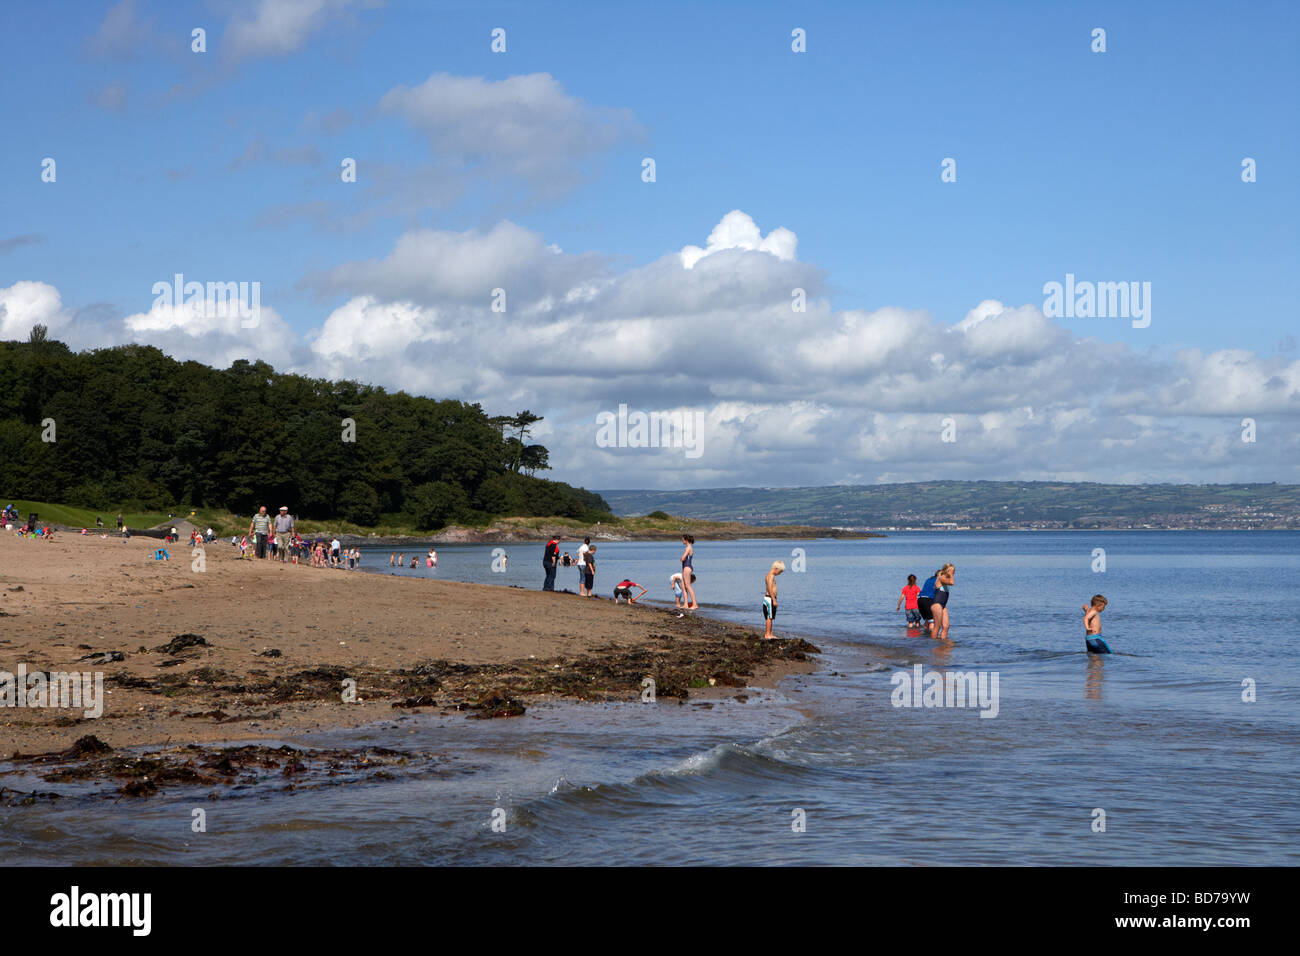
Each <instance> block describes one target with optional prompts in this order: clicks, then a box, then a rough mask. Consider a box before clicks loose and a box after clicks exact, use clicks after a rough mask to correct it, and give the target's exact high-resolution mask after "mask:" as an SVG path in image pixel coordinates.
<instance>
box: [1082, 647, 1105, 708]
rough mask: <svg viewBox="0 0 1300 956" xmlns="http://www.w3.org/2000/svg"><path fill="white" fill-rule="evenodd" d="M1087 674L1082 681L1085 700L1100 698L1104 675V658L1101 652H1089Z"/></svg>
mask: <svg viewBox="0 0 1300 956" xmlns="http://www.w3.org/2000/svg"><path fill="white" fill-rule="evenodd" d="M1087 661H1088V676H1087V677H1086V678H1084V681H1083V696H1084V697H1085V698H1086V699H1087V700H1101V682H1102V678H1104V677H1105V676H1106V658H1105V656H1104V655H1102V654H1089V655H1088V657H1087Z"/></svg>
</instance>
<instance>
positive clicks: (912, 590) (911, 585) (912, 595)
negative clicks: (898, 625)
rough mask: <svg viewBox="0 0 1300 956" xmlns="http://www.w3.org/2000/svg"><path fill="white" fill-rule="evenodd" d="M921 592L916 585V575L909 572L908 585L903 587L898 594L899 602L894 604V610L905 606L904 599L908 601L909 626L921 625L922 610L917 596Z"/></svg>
mask: <svg viewBox="0 0 1300 956" xmlns="http://www.w3.org/2000/svg"><path fill="white" fill-rule="evenodd" d="M920 593H921V589H920V588H919V587H917V585H916V575H915V574H909V575H908V576H907V586H906V587H904V588H903V590H902V593H901V594H899V596H898V603H897V604H895V605H894V610H895V611H897V610H898V609H899V608H900V607H902V606H903V602H904V601H906V602H907V608H906V610H907V626H908V627H920V626H921V612H920V611H919V610H917V607H916V596H917V595H918V594H920Z"/></svg>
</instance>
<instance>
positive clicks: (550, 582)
mask: <svg viewBox="0 0 1300 956" xmlns="http://www.w3.org/2000/svg"><path fill="white" fill-rule="evenodd" d="M429 555H430V561H432V560H433V557H432V556H433V552H432V551H430V552H429ZM559 560H560V542H559V541H557V540H556V539H555V538H552V539H551V540H550V541H547V542H546V550H545V551H543V552H542V570H543V571H545V572H546V580H545V581H543V582H542V590H543V591H554V590H555V566H556V564H558V563H559Z"/></svg>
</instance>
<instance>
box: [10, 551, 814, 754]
mask: <svg viewBox="0 0 1300 956" xmlns="http://www.w3.org/2000/svg"><path fill="white" fill-rule="evenodd" d="M159 544H160V542H158V541H157V540H153V539H147V538H132V539H130V540H127V541H123V540H121V539H119V538H117V537H115V536H110V537H108V538H101V537H99V536H98V535H78V534H63V535H60V536H59V537H58V538H56V539H55V540H54V541H50V542H46V541H43V540H29V539H21V538H18V537H16V536H14V535H13V534H3V535H0V615H2V616H0V671H8V672H10V673H15V672H16V671H17V669H18V667H19V665H24V666H25V668H26V671H27V672H28V673H29V674H30V673H32V672H35V671H51V670H53V671H77V672H83V673H84V672H86V671H98V672H102V673H103V675H104V698H103V713H102V716H99V717H86V716H83V713H82V711H81V710H79V709H74V708H69V709H64V708H56V707H44V708H29V707H0V728H3V753H4V755H5V756H8V755H10V754H14V753H23V754H33V753H46V752H52V751H56V750H63V749H65V748H68V747H69V746H71V745H72V744H73V743H74V742H75V741H77V740H79V739H80V738H82V737H84V736H86V735H94V736H95V737H96V738H98V739H99V740H101V741H103V742H104V743H105V744H108V745H109V746H111V747H114V748H121V747H130V746H145V745H163V744H172V745H175V744H183V743H215V742H220V741H232V740H254V739H259V738H285V737H292V736H293V735H294V734H297V733H302V732H306V731H312V730H320V729H325V728H333V727H346V726H356V725H360V724H364V723H367V722H371V721H376V720H381V719H385V718H390V717H391V716H392V715H393V714H394V713H397V712H408V711H397V710H395V709H394V707H395V705H397V706H398V707H415V708H427V709H432V710H435V711H439V712H454V711H458V710H463V711H465V712H466V715H467V716H485V717H487V716H508V715H512V714H517V713H518V712H519V711H520V709H521V708H525V707H527V706H529V705H530V704H531V703H534V702H536V701H537V700H539V699H544V698H548V697H556V696H558V697H566V698H570V699H582V700H601V699H614V698H617V699H631V698H633V697H636V696H638V695H640V693H641V687H642V680H643V678H645V677H646V676H649V677H652V678H653V679H654V681H655V685H656V688H655V689H656V694H657V697H658V698H660V699H668V700H670V701H671V700H672V699H673V698H676V699H678V700H681V699H684V698H685V697H686V696H698V695H701V694H703V695H718V694H723V693H726V694H733V695H734V694H742V693H743V689H744V687H746V686H748V685H759V686H770V685H771V684H773V683H774V682H775V681H776V680H779V678H780V677H781V676H783V675H784V674H786V673H789V672H790V671H791V670H794V669H808V668H810V667H812V666H813V665H812V664H811V663H810V659H809V656H808V655H809V654H810V653H812V652H814V651H815V649H814V648H813V647H812V646H811V645H809V644H807V643H806V642H803V641H800V640H797V639H796V640H782V641H770V642H764V641H762V640H761V631H760V630H759V629H756V628H753V627H745V626H741V625H735V624H728V623H723V622H718V621H712V620H709V619H705V618H697V617H686V618H678V617H676V615H675V614H672V613H670V612H666V611H663V610H660V609H657V608H651V607H641V606H636V607H628V606H626V605H623V606H616V605H614V604H613V602H612V601H609V600H582V599H579V598H577V597H576V596H574V595H571V594H566V593H563V592H551V593H547V592H542V591H540V590H537V591H533V590H527V589H522V588H505V587H493V586H489V585H477V584H463V583H454V582H442V581H437V580H427V579H421V580H413V579H409V578H407V579H403V578H399V577H389V576H387V575H374V574H359V573H348V572H346V571H339V570H328V569H319V568H310V567H307V566H297V567H295V566H293V565H291V564H286V565H282V564H280V562H279V561H274V562H272V561H254V560H240V559H239V558H238V557H237V554H236V553H235V551H234V550H233V549H232V548H231V547H230V545H229V544H228V543H225V542H221V541H217V542H214V543H213V544H211V545H209V546H208V547H207V549H206V552H205V569H204V570H202V571H196V570H194V569H193V568H192V564H193V561H194V559H193V558H192V557H191V553H190V550H189V548H188V547H186V546H185V545H184V544H183V543H182V544H179V545H172V546H170V547H169V553H170V555H171V559H170V560H168V561H157V560H154V558H153V554H154V550H155V549H156V548H157V547H158V546H159ZM538 579H539V583H540V579H541V569H540V566H539V568H538ZM345 681H355V682H356V692H355V696H356V698H357V699H356V701H355V702H345V701H344V699H343V698H344V695H345V690H344V688H345Z"/></svg>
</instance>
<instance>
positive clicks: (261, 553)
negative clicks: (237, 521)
mask: <svg viewBox="0 0 1300 956" xmlns="http://www.w3.org/2000/svg"><path fill="white" fill-rule="evenodd" d="M248 533H249V534H251V535H252V536H253V542H254V551H256V553H257V556H258V557H259V558H265V557H266V541H267V539H268V538H269V537H271V516H270V515H269V514H267V513H266V505H262V507H261V508H259V509H258V510H257V514H255V515H253V520H252V521H250V522H249V524H248Z"/></svg>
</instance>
